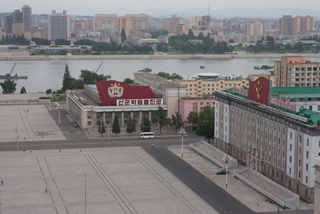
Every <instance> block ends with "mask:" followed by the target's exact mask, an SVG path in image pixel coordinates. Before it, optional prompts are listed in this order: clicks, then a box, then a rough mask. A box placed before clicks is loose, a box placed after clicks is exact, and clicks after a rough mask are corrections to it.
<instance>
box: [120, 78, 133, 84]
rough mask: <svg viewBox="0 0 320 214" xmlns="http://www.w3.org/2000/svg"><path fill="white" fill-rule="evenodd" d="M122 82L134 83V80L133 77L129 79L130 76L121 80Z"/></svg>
mask: <svg viewBox="0 0 320 214" xmlns="http://www.w3.org/2000/svg"><path fill="white" fill-rule="evenodd" d="M123 83H127V84H133V83H134V80H133V79H130V78H125V79H124V80H123Z"/></svg>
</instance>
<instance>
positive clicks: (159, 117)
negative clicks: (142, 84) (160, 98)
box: [152, 106, 168, 135]
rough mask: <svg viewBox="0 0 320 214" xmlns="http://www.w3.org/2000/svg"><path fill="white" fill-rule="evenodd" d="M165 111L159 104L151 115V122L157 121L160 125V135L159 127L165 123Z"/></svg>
mask: <svg viewBox="0 0 320 214" xmlns="http://www.w3.org/2000/svg"><path fill="white" fill-rule="evenodd" d="M165 115H166V113H165V111H164V109H163V108H162V107H161V106H159V108H158V110H157V111H154V116H153V117H152V122H153V123H158V124H159V127H160V135H161V129H162V127H164V126H165V125H166V124H167V121H168V120H167V119H166V116H165Z"/></svg>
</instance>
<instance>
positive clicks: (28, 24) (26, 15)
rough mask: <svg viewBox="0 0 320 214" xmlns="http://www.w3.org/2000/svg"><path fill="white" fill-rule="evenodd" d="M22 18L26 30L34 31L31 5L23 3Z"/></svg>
mask: <svg viewBox="0 0 320 214" xmlns="http://www.w3.org/2000/svg"><path fill="white" fill-rule="evenodd" d="M22 19H23V26H24V31H32V12H31V7H29V5H23V7H22Z"/></svg>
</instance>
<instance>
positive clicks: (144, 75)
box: [134, 73, 186, 88]
mask: <svg viewBox="0 0 320 214" xmlns="http://www.w3.org/2000/svg"><path fill="white" fill-rule="evenodd" d="M134 75H135V76H140V77H142V78H145V79H149V80H151V81H153V82H156V83H158V84H159V85H163V86H164V87H166V88H183V87H186V86H184V85H181V84H179V83H177V82H174V81H171V80H168V79H165V78H163V77H160V76H157V75H155V74H151V73H134Z"/></svg>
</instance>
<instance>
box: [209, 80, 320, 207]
mask: <svg viewBox="0 0 320 214" xmlns="http://www.w3.org/2000/svg"><path fill="white" fill-rule="evenodd" d="M249 85H250V86H249V89H248V88H240V89H239V88H238V89H232V90H231V89H229V90H225V91H216V92H215V94H214V95H215V98H216V99H215V141H214V144H215V146H216V147H217V148H219V149H221V150H223V151H224V152H226V153H227V154H229V155H231V156H233V157H234V158H235V159H237V160H239V161H241V162H243V163H244V164H245V165H246V166H248V167H250V168H252V169H253V170H256V171H257V172H259V173H261V174H262V175H264V176H266V177H268V178H270V179H272V180H273V181H275V182H277V183H279V184H280V185H282V186H284V187H286V188H287V189H289V190H291V191H292V192H294V193H296V194H298V195H299V196H300V197H301V198H303V199H305V200H307V201H310V202H312V201H314V186H315V175H314V173H315V169H314V168H313V165H314V163H313V160H314V158H315V155H317V154H319V153H320V113H319V112H315V111H312V110H309V109H306V108H299V109H297V105H296V102H294V99H293V100H292V99H288V100H284V99H283V97H282V98H281V96H276V94H274V93H272V91H271V87H270V82H269V81H268V80H267V79H265V78H263V77H260V78H258V79H257V80H256V81H254V82H252V81H250V84H249ZM246 91H247V95H246ZM297 94H298V93H297ZM271 98H272V99H271Z"/></svg>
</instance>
